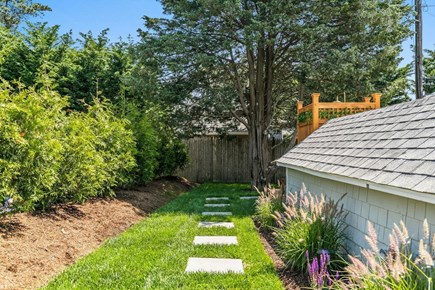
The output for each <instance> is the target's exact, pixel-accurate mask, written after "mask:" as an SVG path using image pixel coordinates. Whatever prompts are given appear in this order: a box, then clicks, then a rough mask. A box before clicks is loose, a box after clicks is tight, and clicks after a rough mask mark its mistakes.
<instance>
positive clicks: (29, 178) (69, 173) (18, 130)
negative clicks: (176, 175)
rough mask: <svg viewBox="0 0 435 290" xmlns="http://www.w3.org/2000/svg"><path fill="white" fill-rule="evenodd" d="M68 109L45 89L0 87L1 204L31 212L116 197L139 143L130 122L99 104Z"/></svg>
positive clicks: (132, 162)
mask: <svg viewBox="0 0 435 290" xmlns="http://www.w3.org/2000/svg"><path fill="white" fill-rule="evenodd" d="M16 88H17V89H16ZM67 106H68V100H67V99H66V98H64V97H61V96H60V95H59V94H58V93H56V92H54V91H51V90H49V89H48V88H45V87H43V88H41V89H39V90H36V89H34V88H28V89H26V88H24V87H23V86H22V85H21V84H19V83H18V84H16V87H14V88H12V87H11V86H9V84H7V83H2V84H0V200H4V199H5V197H6V196H10V197H12V198H13V200H14V203H13V207H14V208H15V209H17V210H23V211H30V210H34V209H39V208H46V207H48V206H50V205H51V204H53V203H56V202H61V201H71V200H72V201H84V200H86V199H87V198H89V197H93V196H96V195H104V194H111V193H112V191H111V188H112V187H114V186H117V185H121V184H123V183H126V182H127V181H128V179H129V172H130V171H131V170H132V168H133V167H134V166H135V161H134V156H133V154H134V144H135V143H134V139H133V135H132V132H131V131H130V130H128V129H127V121H126V120H123V119H120V118H117V117H115V115H114V114H113V113H112V111H111V110H110V108H109V107H108V106H107V105H105V104H101V103H98V102H96V103H95V105H94V106H91V107H89V108H88V110H87V112H86V113H78V112H69V113H67V112H66V108H67Z"/></svg>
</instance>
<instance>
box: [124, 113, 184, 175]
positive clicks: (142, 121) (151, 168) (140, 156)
mask: <svg viewBox="0 0 435 290" xmlns="http://www.w3.org/2000/svg"><path fill="white" fill-rule="evenodd" d="M128 111H129V112H128V114H127V118H128V119H129V120H130V123H131V125H130V126H131V129H132V131H133V132H134V137H135V139H136V154H135V157H136V162H137V169H136V177H135V180H136V182H137V183H146V182H149V181H150V180H151V179H152V178H154V177H155V176H162V175H172V174H173V173H174V172H175V170H177V169H178V168H182V167H184V166H185V165H186V164H187V162H188V156H187V149H186V146H185V145H184V144H183V143H182V142H181V140H180V139H179V138H178V137H177V136H176V134H175V132H174V131H173V130H172V129H171V128H170V127H169V126H168V125H167V124H166V123H165V119H166V115H165V112H164V111H163V110H162V109H160V108H159V107H157V106H155V105H154V106H153V105H151V106H150V108H148V109H143V110H140V109H139V108H137V107H135V106H130V107H129V108H128Z"/></svg>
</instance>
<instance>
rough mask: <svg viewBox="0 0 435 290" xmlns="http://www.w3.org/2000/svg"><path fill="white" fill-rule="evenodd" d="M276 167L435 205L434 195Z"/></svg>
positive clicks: (305, 170)
mask: <svg viewBox="0 0 435 290" xmlns="http://www.w3.org/2000/svg"><path fill="white" fill-rule="evenodd" d="M277 165H278V166H281V167H285V168H289V169H293V170H296V171H299V172H303V173H306V174H310V175H314V176H317V177H321V178H325V179H329V180H334V181H338V182H342V183H347V184H351V185H355V186H359V187H363V188H368V189H373V190H377V191H382V192H386V193H389V194H392V195H397V196H401V197H406V198H410V199H414V200H418V201H423V202H427V203H430V204H435V195H433V194H430V193H424V192H418V191H413V190H409V189H404V188H399V187H394V186H390V185H385V184H379V183H374V182H371V181H367V180H362V179H357V178H352V177H347V176H341V175H336V174H331V173H325V172H320V171H315V170H311V169H308V168H304V167H299V166H294V165H289V164H284V163H281V162H277Z"/></svg>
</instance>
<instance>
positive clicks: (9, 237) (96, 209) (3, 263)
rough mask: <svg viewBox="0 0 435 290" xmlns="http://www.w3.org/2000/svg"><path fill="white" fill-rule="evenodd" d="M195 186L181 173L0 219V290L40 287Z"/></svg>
mask: <svg viewBox="0 0 435 290" xmlns="http://www.w3.org/2000/svg"><path fill="white" fill-rule="evenodd" d="M191 187H192V184H190V183H189V182H188V181H187V180H185V179H182V178H177V177H170V178H162V179H159V180H156V181H154V182H152V183H150V184H149V185H147V186H144V187H138V188H134V189H130V190H117V196H116V198H112V199H109V198H95V199H92V200H90V201H88V202H86V203H84V204H64V205H58V206H55V207H53V208H52V209H51V210H50V211H47V212H43V213H35V214H29V213H18V214H14V215H9V216H5V217H0V289H36V288H39V287H41V286H43V285H45V284H46V283H47V282H48V281H49V280H51V279H52V278H53V277H54V276H56V275H57V274H59V273H60V272H62V271H63V270H64V269H65V268H66V267H67V266H68V265H70V264H72V263H73V262H74V261H76V260H77V259H78V258H80V257H82V256H84V255H86V254H88V253H90V252H92V251H93V250H95V249H96V248H97V247H99V246H100V245H101V244H102V243H103V242H104V241H105V240H106V239H108V238H110V237H113V236H116V235H118V234H119V233H121V232H123V231H125V230H126V229H128V228H129V227H131V226H132V225H133V224H135V223H137V222H139V221H140V220H142V219H143V218H144V217H145V216H146V215H147V214H149V213H151V212H153V211H154V210H155V209H157V208H159V207H161V206H162V205H164V204H165V203H167V202H169V201H170V200H172V199H174V198H175V197H177V196H178V195H179V194H180V193H182V192H186V191H187V190H189V189H190V188H191Z"/></svg>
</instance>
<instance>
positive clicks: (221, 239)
mask: <svg viewBox="0 0 435 290" xmlns="http://www.w3.org/2000/svg"><path fill="white" fill-rule="evenodd" d="M193 244H194V245H237V237H236V236H196V237H195V238H194V239H193Z"/></svg>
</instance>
